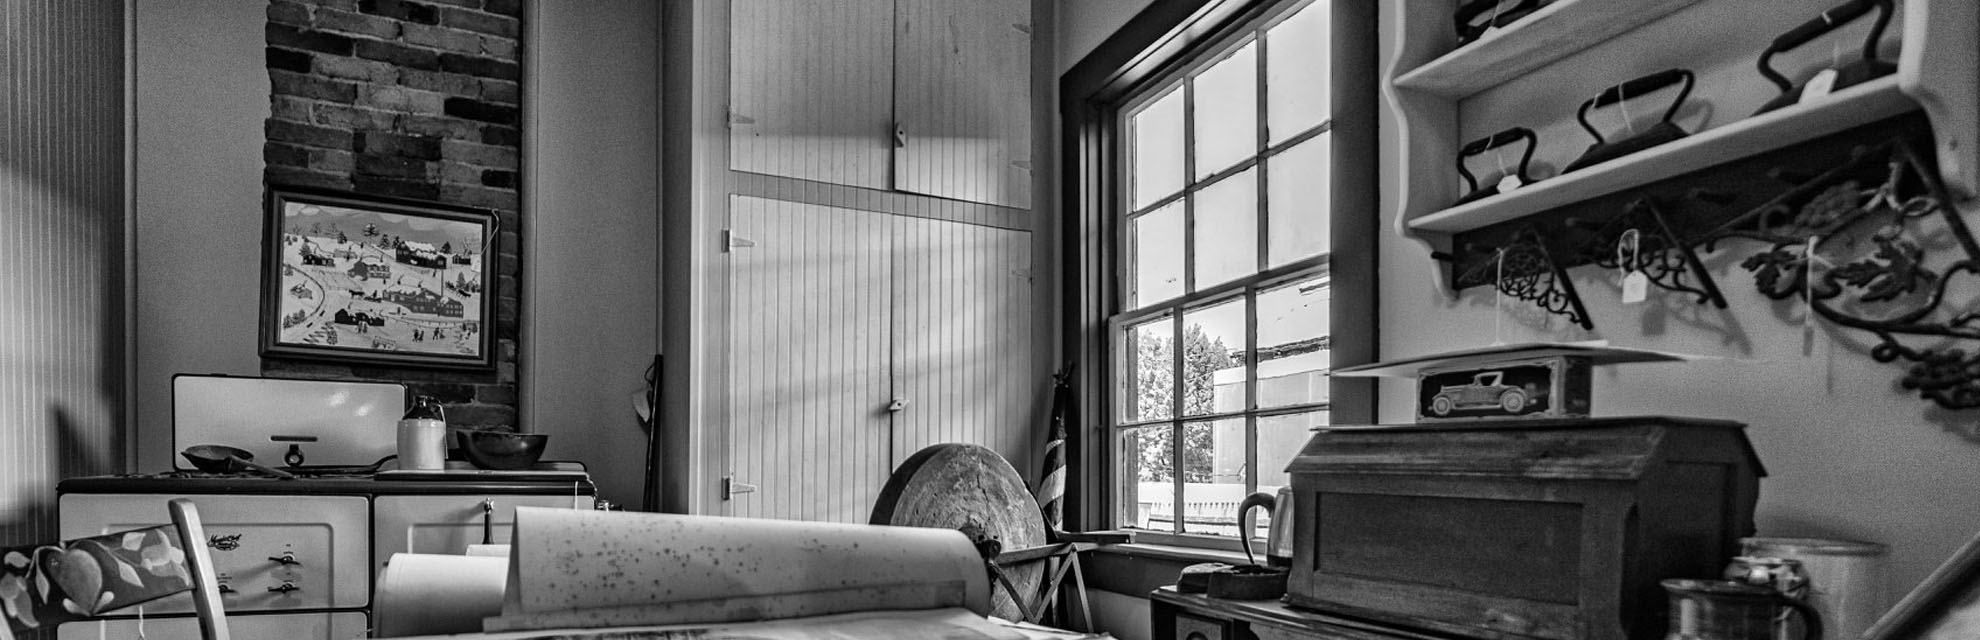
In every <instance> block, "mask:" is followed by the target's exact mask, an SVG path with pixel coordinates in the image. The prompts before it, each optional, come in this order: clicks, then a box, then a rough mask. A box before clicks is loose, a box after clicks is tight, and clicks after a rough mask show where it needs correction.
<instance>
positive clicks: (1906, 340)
mask: <svg viewBox="0 0 1980 640" xmlns="http://www.w3.org/2000/svg"><path fill="white" fill-rule="evenodd" d="M1853 156H1854V157H1853V158H1852V159H1851V161H1850V162H1848V163H1845V164H1844V165H1842V166H1838V167H1836V168H1834V169H1832V170H1830V171H1828V172H1825V173H1823V174H1822V175H1820V176H1817V177H1816V178H1815V179H1812V180H1809V181H1807V182H1805V183H1802V184H1800V185H1798V186H1796V187H1794V188H1792V189H1789V190H1788V191H1787V192H1786V193H1783V194H1781V195H1780V196H1778V197H1776V198H1775V199H1774V200H1773V201H1771V202H1768V203H1767V204H1765V205H1763V206H1761V207H1759V208H1757V209H1754V210H1752V211H1750V212H1748V213H1746V214H1744V215H1741V216H1739V217H1737V218H1734V219H1732V220H1730V221H1728V222H1727V223H1726V224H1725V225H1724V226H1722V227H1720V228H1719V229H1717V230H1714V232H1713V233H1712V234H1710V235H1709V236H1708V238H1707V240H1706V245H1705V246H1706V248H1707V249H1708V250H1710V249H1712V248H1714V247H1716V245H1717V244H1718V243H1719V242H1721V241H1725V240H1733V239H1744V240H1753V241H1759V242H1763V243H1766V244H1767V245H1768V247H1767V248H1766V249H1764V250H1762V251H1760V252H1759V253H1756V254H1754V255H1752V256H1750V257H1748V258H1746V259H1745V260H1744V261H1743V262H1741V263H1740V266H1741V267H1742V268H1744V269H1746V270H1747V271H1749V272H1751V273H1752V274H1753V278H1754V285H1755V286H1756V287H1757V288H1758V289H1759V290H1760V292H1761V293H1763V294H1765V295H1766V296H1768V297H1769V298H1773V299H1776V300H1787V299H1795V298H1799V299H1800V300H1801V301H1802V302H1803V303H1804V304H1805V305H1807V308H1808V312H1809V313H1812V314H1814V315H1815V316H1816V317H1819V318H1821V319H1823V320H1824V321H1827V322H1831V323H1834V324H1836V325H1839V326H1843V327H1848V328H1851V329H1857V330H1861V331H1865V332H1869V333H1870V334H1871V335H1873V336H1875V337H1876V340H1877V343H1876V344H1875V345H1874V346H1872V347H1871V349H1870V356H1871V358H1873V359H1875V360H1877V361H1878V362H1882V363H1892V362H1899V361H1903V362H1904V363H1907V364H1908V368H1907V369H1906V371H1905V374H1904V376H1903V378H1901V379H1900V381H1899V383H1900V384H1901V385H1902V386H1903V387H1904V388H1905V389H1908V390H1912V391H1916V392H1917V393H1918V394H1919V396H1920V397H1922V398H1925V399H1928V400H1931V401H1932V402H1935V403H1937V404H1938V405H1939V406H1942V407H1945V408H1947V409H1971V408H1976V407H1980V352H1971V351H1969V350H1968V349H1967V348H1962V347H1960V346H1957V345H1958V343H1959V342H1960V341H1962V340H1980V326H1975V324H1976V320H1980V314H1976V313H1975V312H1974V311H1971V310H1970V309H1971V307H1972V304H1971V303H1972V302H1974V301H1972V300H1966V301H1963V302H1960V303H1953V302H1952V301H1951V300H1950V296H1949V291H1951V288H1952V287H1953V283H1954V281H1955V280H1957V278H1955V276H1957V275H1958V274H1960V273H1966V274H1969V275H1980V243H1976V242H1975V240H1974V236H1973V233H1972V231H1971V230H1970V229H1969V228H1968V227H1967V225H1966V223H1965V220H1964V219H1963V218H1962V217H1961V215H1960V212H1959V210H1958V209H1957V208H1956V207H1954V206H1953V204H1952V203H1953V200H1952V198H1951V197H1950V196H1949V194H1948V192H1947V190H1946V187H1945V184H1944V183H1943V182H1942V181H1941V180H1940V178H1939V175H1938V173H1937V172H1936V171H1934V170H1933V167H1932V166H1931V165H1930V164H1929V163H1928V161H1927V160H1926V157H1925V156H1923V155H1921V154H1920V153H1919V152H1918V150H1917V147H1916V143H1915V142H1914V141H1912V140H1909V139H1906V138H1903V137H1900V138H1896V139H1893V140H1891V141H1890V142H1888V143H1886V144H1884V145H1880V146H1877V147H1873V148H1868V149H1862V148H1859V149H1857V150H1856V152H1855V153H1854V154H1853Z"/></svg>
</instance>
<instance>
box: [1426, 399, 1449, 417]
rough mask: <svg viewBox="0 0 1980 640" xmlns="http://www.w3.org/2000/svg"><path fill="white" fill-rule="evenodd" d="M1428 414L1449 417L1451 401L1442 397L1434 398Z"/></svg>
mask: <svg viewBox="0 0 1980 640" xmlns="http://www.w3.org/2000/svg"><path fill="white" fill-rule="evenodd" d="M1430 413H1434V414H1437V415H1439V416H1445V415H1450V413H1451V399H1450V398H1447V397H1444V396H1437V397H1436V398H1434V399H1431V400H1430Z"/></svg>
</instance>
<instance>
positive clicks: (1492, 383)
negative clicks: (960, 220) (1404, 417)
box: [1416, 356, 1589, 422]
mask: <svg viewBox="0 0 1980 640" xmlns="http://www.w3.org/2000/svg"><path fill="white" fill-rule="evenodd" d="M1588 367H1589V359H1588V358H1586V357H1578V356H1548V357H1543V358H1526V359H1519V360H1508V361H1504V362H1495V363H1491V364H1490V365H1472V366H1464V367H1456V368H1441V369H1439V368H1425V369H1423V370H1422V371H1421V372H1419V373H1418V374H1417V378H1416V396H1417V403H1416V419H1417V421H1419V422H1437V421H1445V420H1481V419H1501V420H1505V419H1523V418H1527V419H1530V418H1570V417H1582V416H1586V415H1588V409H1589V401H1588V396H1589V381H1588Z"/></svg>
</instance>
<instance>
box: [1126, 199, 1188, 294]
mask: <svg viewBox="0 0 1980 640" xmlns="http://www.w3.org/2000/svg"><path fill="white" fill-rule="evenodd" d="M1128 234H1129V239H1128V246H1129V247H1131V248H1130V250H1131V251H1133V252H1134V277H1133V278H1132V279H1131V280H1130V281H1131V282H1133V283H1134V291H1130V292H1128V307H1129V308H1135V309H1138V308H1141V307H1144V306H1147V305H1148V304H1149V303H1151V302H1159V301H1162V300H1167V299H1169V298H1173V297H1176V296H1179V295H1182V292H1183V258H1182V256H1183V205H1182V201H1181V200H1177V201H1175V202H1173V203H1170V204H1169V206H1166V207H1162V208H1160V209H1156V210H1154V211H1150V212H1148V213H1145V214H1142V215H1141V216H1139V217H1136V218H1135V219H1134V222H1133V224H1132V225H1131V226H1130V229H1129V231H1128Z"/></svg>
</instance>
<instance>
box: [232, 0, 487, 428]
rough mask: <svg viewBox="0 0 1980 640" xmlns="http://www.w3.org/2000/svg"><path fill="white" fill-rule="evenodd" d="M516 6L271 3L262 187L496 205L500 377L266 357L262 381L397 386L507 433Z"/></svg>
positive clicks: (315, 0) (403, 0) (347, 0)
mask: <svg viewBox="0 0 1980 640" xmlns="http://www.w3.org/2000/svg"><path fill="white" fill-rule="evenodd" d="M521 13H522V11H521V6H520V0H431V1H428V2H412V1H409V0H271V1H270V2H269V5H268V30H267V41H268V49H267V52H268V60H267V63H268V79H269V83H270V86H271V87H272V91H271V95H270V96H269V104H270V107H271V109H272V111H271V115H270V117H269V119H268V123H267V130H266V134H267V143H266V144H265V146H264V147H263V148H262V155H263V159H264V160H265V161H266V163H267V169H266V171H265V176H266V178H267V180H268V182H269V183H271V184H287V185H304V186H317V187H328V188H333V189H344V190H351V191H357V192H361V193H375V194H380V195H390V196H399V197H405V198H416V199H421V200H434V201H440V202H449V203H456V204H464V205H470V206H476V207H483V208H487V209H492V210H494V211H495V212H496V214H497V215H498V216H499V217H500V218H501V223H500V224H501V232H500V239H499V242H498V251H497V252H495V253H498V254H499V256H498V258H497V262H496V272H497V273H498V274H499V278H498V281H499V287H500V288H499V289H498V291H497V297H496V298H495V330H496V333H495V339H496V362H497V364H496V369H495V370H494V371H492V372H486V371H483V372H459V371H444V370H430V369H402V368H393V367H376V366H350V365H333V364H323V363H317V362H304V361H293V360H280V359H263V360H262V371H263V374H264V375H270V376H281V377H310V378H336V379H358V380H384V381H394V382H402V383H405V384H407V385H408V386H410V387H412V388H413V391H414V392H415V393H418V394H425V395H433V396H436V397H438V398H439V399H440V400H441V402H444V403H446V405H447V417H448V421H449V422H450V423H452V424H453V425H454V426H457V427H474V428H510V429H512V428H514V427H515V425H516V341H517V335H518V333H517V322H518V309H519V306H518V304H517V300H518V297H519V291H518V287H517V282H518V280H517V277H516V276H517V274H518V273H519V270H520V267H521V264H522V262H521V260H522V256H521V255H520V252H521V243H520V241H519V238H520V236H519V235H518V231H519V229H520V226H519V221H518V219H517V213H518V211H517V203H518V198H517V191H516V190H517V183H518V182H519V180H518V179H517V173H516V172H517V169H518V163H519V161H520V153H519V147H520V146H521V142H522V132H521V124H522V123H521V119H520V105H521V102H522V100H521V98H522V89H521V85H520V84H519V81H520V80H521V75H522V65H521V61H522V47H521V40H520V39H521V37H522V23H521Z"/></svg>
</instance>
